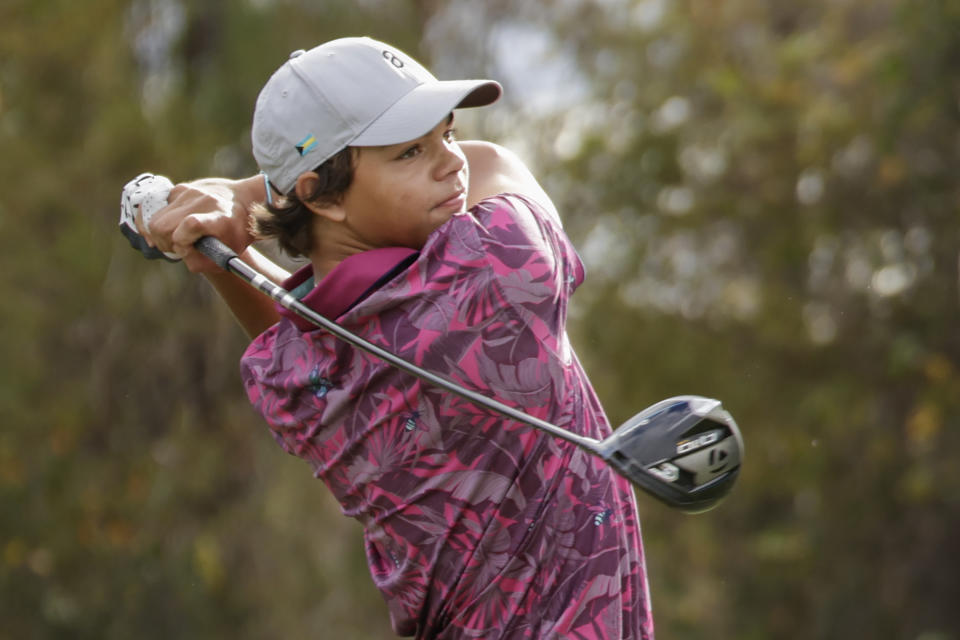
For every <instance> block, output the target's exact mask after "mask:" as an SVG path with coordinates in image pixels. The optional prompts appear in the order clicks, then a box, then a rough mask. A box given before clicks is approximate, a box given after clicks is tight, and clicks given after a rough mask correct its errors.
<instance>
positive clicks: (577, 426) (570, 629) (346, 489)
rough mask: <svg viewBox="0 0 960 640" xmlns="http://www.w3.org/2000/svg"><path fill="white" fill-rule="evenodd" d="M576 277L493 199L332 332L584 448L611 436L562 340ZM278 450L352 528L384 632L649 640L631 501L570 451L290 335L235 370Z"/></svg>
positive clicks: (549, 228) (315, 339)
mask: <svg viewBox="0 0 960 640" xmlns="http://www.w3.org/2000/svg"><path fill="white" fill-rule="evenodd" d="M583 275H584V274H583V265H582V263H581V262H580V259H579V257H578V256H577V254H576V252H575V251H574V249H573V247H572V246H571V244H570V242H569V240H568V239H567V238H566V235H565V234H564V233H563V231H562V229H561V228H560V227H559V225H558V223H556V222H555V220H554V219H553V218H551V217H550V215H549V214H547V213H546V212H545V211H544V210H543V209H542V207H540V206H539V205H537V204H536V203H534V202H531V201H528V200H525V199H523V198H520V197H518V196H498V197H496V198H491V199H488V200H485V201H484V202H482V203H480V204H479V205H477V207H475V208H474V209H473V210H471V212H469V213H467V214H461V215H457V216H454V217H453V218H452V219H451V220H450V221H448V222H447V223H446V224H444V225H443V226H442V227H440V228H439V229H437V230H436V231H435V232H434V233H433V234H432V235H431V236H430V238H429V239H428V241H427V243H426V245H425V246H424V247H423V249H422V251H421V253H420V255H419V257H418V258H417V260H416V262H414V263H413V264H412V265H411V266H410V267H409V268H407V269H406V270H405V271H404V272H403V273H401V274H400V275H398V276H397V277H395V278H394V279H393V280H391V281H390V282H388V283H387V284H385V285H383V286H382V287H381V288H379V289H378V290H376V291H375V292H373V293H372V294H370V295H369V296H368V297H367V298H365V299H364V300H362V301H361V302H360V303H359V304H357V305H356V306H355V307H353V308H352V309H350V310H349V311H347V312H346V313H344V314H343V315H342V316H341V317H340V318H338V319H337V320H338V322H339V323H340V324H342V325H343V326H346V327H348V328H349V329H351V330H352V331H355V332H356V333H359V334H360V335H362V336H363V337H364V338H366V339H367V340H370V341H371V342H374V343H375V344H378V345H380V346H383V347H384V348H386V349H388V350H391V351H393V352H394V353H397V354H398V355H400V356H401V357H403V358H405V359H408V360H411V361H413V362H415V363H417V364H419V365H420V366H422V367H424V368H426V369H428V370H431V371H434V372H436V373H439V374H441V375H443V376H445V377H447V378H449V379H451V380H455V381H457V382H458V383H460V384H462V385H464V386H466V387H468V388H471V389H474V390H477V391H479V392H481V393H484V394H489V395H491V396H493V397H496V398H497V399H499V400H500V401H502V402H504V403H506V404H509V405H511V406H515V407H517V408H519V409H521V410H523V411H526V412H528V413H530V414H531V415H534V416H537V417H539V418H542V419H544V420H548V421H550V422H553V423H554V424H557V425H560V426H563V427H565V428H569V429H572V430H574V431H576V432H578V433H582V434H585V435H588V436H591V437H594V438H598V439H600V438H603V437H604V436H606V435H608V434H609V433H610V426H609V424H608V421H607V419H606V416H605V415H604V414H603V411H602V409H601V408H600V404H599V401H598V400H597V397H596V395H595V393H594V391H593V389H592V387H591V386H590V384H589V381H588V380H587V377H586V375H585V373H584V372H583V370H582V368H581V366H580V363H579V362H578V361H577V359H576V356H575V355H574V352H573V350H572V349H571V347H570V344H569V342H568V339H567V334H566V329H565V326H566V314H567V304H568V300H569V297H570V295H571V294H572V293H573V290H574V289H575V288H576V287H577V286H578V285H579V284H580V283H581V282H582V280H583ZM241 369H242V374H243V379H244V383H245V386H246V389H247V393H248V395H249V397H250V400H251V401H252V403H253V404H254V406H255V407H256V408H257V409H258V410H259V411H260V412H261V413H262V414H263V415H264V417H265V418H266V420H267V423H268V424H269V426H270V428H271V430H272V432H273V434H274V437H275V438H276V440H277V442H278V443H279V444H280V445H281V446H282V447H283V448H284V449H285V450H286V451H287V452H289V453H291V454H293V455H296V456H298V457H300V458H303V459H304V460H305V461H306V462H307V463H309V464H310V466H311V467H312V468H313V471H314V474H315V475H316V476H317V477H318V478H320V479H321V480H322V481H323V482H324V483H325V484H326V485H327V486H328V487H329V489H330V490H331V491H332V492H333V494H334V496H336V498H337V500H339V502H340V504H341V507H342V511H343V513H344V514H345V515H348V516H350V517H354V518H357V519H358V520H359V521H360V522H361V523H362V524H363V526H364V538H365V540H364V542H365V548H366V552H367V559H368V563H369V566H370V574H371V576H372V578H373V581H374V583H375V584H376V585H377V587H378V588H379V589H380V591H381V592H382V594H383V596H384V598H385V600H386V602H387V604H388V608H389V611H390V616H391V622H392V624H393V627H394V631H395V632H396V633H397V634H398V635H401V636H416V637H417V638H445V639H453V638H485V639H490V638H509V639H516V638H537V639H539V638H583V639H616V640H623V639H640V638H643V639H648V638H652V637H653V622H652V617H651V613H650V601H649V593H648V586H647V579H646V568H645V563H644V556H643V548H642V544H641V539H640V528H639V522H638V518H637V508H636V504H635V500H634V495H633V491H632V488H631V486H630V485H629V483H628V482H626V481H625V480H624V479H622V478H621V477H619V476H617V475H616V474H615V473H613V472H612V471H611V470H610V469H609V468H607V467H606V466H605V465H604V464H603V463H602V462H601V461H599V460H598V459H596V458H595V457H593V456H590V455H588V454H586V453H584V452H583V451H581V450H579V449H577V448H576V447H574V446H572V445H570V444H568V443H565V442H562V441H558V440H556V439H554V438H552V437H550V436H547V435H545V434H541V433H539V432H536V431H535V430H533V429H531V428H529V427H526V426H522V425H518V424H515V423H513V422H512V421H510V420H508V419H505V418H503V417H500V416H499V415H495V414H492V413H491V412H489V411H487V410H485V409H482V408H479V407H476V406H475V405H473V404H472V403H469V402H467V401H465V400H463V399H461V398H459V397H457V396H454V395H452V394H450V393H447V392H444V391H442V390H439V389H435V388H432V387H430V386H429V385H426V384H425V383H422V382H420V381H419V380H416V379H414V378H412V377H411V376H409V375H408V374H406V373H403V372H400V371H397V370H395V369H393V368H391V367H390V366H389V365H387V364H385V363H383V362H381V361H379V360H378V359H377V358H375V357H373V356H370V355H368V354H365V353H363V352H360V351H358V350H356V349H354V348H352V347H350V346H349V345H345V344H343V343H341V342H339V341H338V340H337V339H335V338H334V337H333V336H331V335H329V334H327V333H326V332H324V331H322V330H319V329H318V330H315V331H307V332H301V331H300V330H298V329H297V328H296V326H294V324H293V323H292V322H291V321H290V320H288V319H283V320H281V321H280V323H278V324H277V325H275V326H274V327H272V328H271V329H269V330H268V331H267V332H265V333H264V334H263V335H261V336H260V337H258V338H257V339H256V340H255V341H254V342H253V343H252V344H251V345H250V347H249V348H248V349H247V352H246V353H245V354H244V357H243V361H242V365H241Z"/></svg>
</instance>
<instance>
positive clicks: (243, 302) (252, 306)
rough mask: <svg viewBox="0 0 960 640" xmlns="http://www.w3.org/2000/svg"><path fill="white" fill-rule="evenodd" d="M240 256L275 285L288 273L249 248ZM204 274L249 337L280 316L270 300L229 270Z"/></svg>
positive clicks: (255, 334)
mask: <svg viewBox="0 0 960 640" xmlns="http://www.w3.org/2000/svg"><path fill="white" fill-rule="evenodd" d="M242 259H243V261H244V262H246V263H247V264H249V265H250V266H251V267H253V268H254V269H256V270H257V271H259V272H260V273H262V274H263V275H264V276H266V277H267V278H269V279H270V280H272V281H274V282H276V283H278V284H279V283H281V282H283V280H284V279H286V278H287V277H288V276H289V273H288V272H287V271H285V270H284V269H282V268H281V267H279V266H277V265H276V264H275V263H273V262H272V261H270V260H269V259H268V258H267V257H266V256H264V255H263V254H261V253H260V252H258V251H256V250H255V249H253V248H250V249H247V251H245V252H244V253H243V256H242ZM204 275H205V276H206V278H207V280H208V281H209V282H210V284H212V285H213V288H214V289H215V290H216V291H217V294H218V295H219V296H220V298H222V299H223V301H224V302H226V303H227V306H228V307H229V308H230V311H231V312H232V313H233V316H234V317H235V318H236V319H237V322H238V323H239V324H240V326H241V327H242V328H243V330H244V332H245V333H246V334H247V336H248V337H249V338H250V339H253V338H256V337H257V336H258V335H260V334H261V333H263V332H264V331H266V330H267V329H268V328H270V327H271V326H273V325H274V324H276V322H277V321H278V320H279V319H280V314H279V313H278V312H277V309H276V307H275V306H274V303H273V300H271V299H270V298H269V297H267V296H266V295H264V294H263V293H261V292H260V291H258V290H256V289H254V288H253V287H251V286H250V285H248V284H247V283H246V282H244V281H243V280H241V279H240V278H238V277H236V276H235V275H233V274H232V273H228V272H226V271H216V272H211V273H205V274H204Z"/></svg>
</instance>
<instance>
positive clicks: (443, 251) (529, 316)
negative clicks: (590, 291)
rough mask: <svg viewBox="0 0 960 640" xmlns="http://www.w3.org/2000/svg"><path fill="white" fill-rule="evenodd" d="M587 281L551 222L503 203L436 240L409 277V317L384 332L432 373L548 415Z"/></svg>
mask: <svg viewBox="0 0 960 640" xmlns="http://www.w3.org/2000/svg"><path fill="white" fill-rule="evenodd" d="M583 278H584V269H583V264H582V262H581V260H580V258H579V256H578V255H577V253H576V251H575V250H574V249H573V246H572V245H571V243H570V241H569V240H568V239H567V237H566V235H565V233H564V232H563V230H562V229H561V228H560V226H559V224H558V223H557V221H556V220H555V218H553V217H552V216H551V215H550V214H549V213H548V212H546V211H545V210H544V209H543V208H542V207H540V206H539V205H537V204H536V203H535V202H532V201H530V200H527V199H525V198H523V197H520V196H515V195H501V196H497V197H494V198H490V199H487V200H484V201H483V202H481V203H480V204H479V205H477V206H476V207H475V208H474V209H473V210H472V211H471V212H470V213H468V214H464V215H459V216H455V217H454V219H452V220H451V221H450V222H449V223H448V224H446V225H444V226H443V227H441V228H440V229H439V230H438V232H436V233H435V234H434V235H433V236H431V238H430V239H429V240H428V242H427V244H426V245H425V246H424V248H423V250H422V252H421V256H420V259H419V260H418V262H417V264H416V265H415V266H414V268H412V269H411V270H410V271H408V273H407V275H406V281H405V283H404V286H403V288H404V296H403V299H404V310H403V313H402V314H397V315H391V314H381V315H379V316H378V318H377V322H378V323H380V326H379V331H381V332H383V333H384V334H389V335H392V336H393V338H392V339H391V340H390V341H391V342H400V343H401V344H404V345H405V347H406V348H404V349H403V356H404V357H407V358H411V359H412V360H413V361H415V362H417V363H418V364H420V365H421V366H424V367H426V368H427V369H429V370H431V371H437V372H446V373H448V374H449V375H450V376H451V377H452V378H454V379H455V380H457V381H458V382H460V383H462V384H465V385H466V386H469V387H472V388H474V389H477V390H480V391H482V392H487V393H491V394H493V395H495V396H496V397H498V398H500V399H501V400H506V401H508V402H510V403H512V404H515V405H517V406H521V407H524V408H525V409H527V410H530V411H534V412H535V413H541V411H542V412H548V411H549V407H550V406H551V404H552V403H553V401H554V399H555V398H556V397H557V395H556V394H557V393H558V390H559V389H558V387H560V386H562V385H563V376H564V373H563V372H564V369H565V367H566V366H568V365H569V364H570V362H571V360H572V358H573V352H572V350H571V348H570V345H569V342H568V340H567V336H566V319H567V307H568V303H569V299H570V296H571V294H572V293H573V291H574V290H575V289H576V287H577V286H578V285H579V284H580V283H581V282H582V281H583ZM401 331H404V332H408V334H407V339H399V340H398V339H397V338H398V332H401ZM540 417H543V416H542V415H541V416H540Z"/></svg>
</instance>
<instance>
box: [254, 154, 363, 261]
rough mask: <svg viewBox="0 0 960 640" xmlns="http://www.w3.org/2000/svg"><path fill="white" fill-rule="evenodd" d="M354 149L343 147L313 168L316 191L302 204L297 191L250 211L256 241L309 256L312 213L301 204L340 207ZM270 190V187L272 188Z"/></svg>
mask: <svg viewBox="0 0 960 640" xmlns="http://www.w3.org/2000/svg"><path fill="white" fill-rule="evenodd" d="M354 155H355V154H354V149H353V148H352V147H346V148H344V149H341V150H340V151H338V152H337V153H336V154H334V155H333V156H331V157H330V158H329V159H328V160H326V161H325V162H324V163H323V164H321V165H320V166H319V167H317V168H316V169H314V170H313V171H314V173H316V174H317V176H318V178H319V180H318V181H317V188H316V189H315V190H314V192H313V193H311V194H310V195H309V197H308V198H307V199H306V200H305V201H303V200H300V198H299V197H297V193H296V188H294V189H291V190H290V192H289V193H287V194H286V195H284V196H283V197H282V198H275V199H274V203H273V204H266V203H265V204H264V205H263V206H262V207H257V208H256V209H255V210H254V212H253V222H252V227H253V233H254V235H255V236H256V237H257V238H260V239H267V238H274V239H276V241H277V242H278V243H279V245H280V248H281V249H283V250H284V251H285V252H286V253H288V254H290V255H291V256H308V255H309V254H310V250H311V249H312V248H313V234H312V233H311V229H312V228H313V216H314V215H315V214H314V213H313V211H311V210H310V208H309V207H307V206H306V205H305V204H304V202H310V203H314V204H319V205H321V206H330V205H335V204H339V203H340V201H341V199H342V198H343V195H344V194H345V193H346V191H347V189H348V188H349V187H350V184H351V183H352V182H353V170H354ZM271 188H272V187H271Z"/></svg>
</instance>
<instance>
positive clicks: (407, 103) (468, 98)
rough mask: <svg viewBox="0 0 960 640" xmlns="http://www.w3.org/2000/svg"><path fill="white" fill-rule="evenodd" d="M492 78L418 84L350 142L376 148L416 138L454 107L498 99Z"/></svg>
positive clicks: (500, 90)
mask: <svg viewBox="0 0 960 640" xmlns="http://www.w3.org/2000/svg"><path fill="white" fill-rule="evenodd" d="M502 91H503V90H502V88H501V87H500V84H499V83H497V82H494V81H493V80H447V81H438V82H428V83H424V84H421V85H420V86H418V87H417V88H416V89H414V90H413V91H411V92H410V93H408V94H407V95H405V96H404V97H402V98H400V99H399V100H398V101H396V102H395V103H394V104H393V105H392V106H391V107H390V108H389V109H387V110H386V111H384V112H383V113H382V114H381V115H380V117H378V118H377V119H376V120H374V121H373V123H371V124H370V126H369V127H367V128H366V129H364V130H363V131H362V132H361V133H360V135H358V136H357V137H356V138H354V139H353V140H352V141H351V142H350V146H354V147H378V146H384V145H390V144H399V143H401V142H407V141H408V140H415V139H416V138H419V137H420V136H422V135H424V134H426V133H427V132H428V131H430V130H431V129H433V128H434V127H435V126H437V123H438V122H440V121H441V120H443V118H445V117H446V116H447V114H448V113H450V112H451V111H453V110H454V109H466V108H470V107H483V106H486V105H488V104H491V103H493V102H496V101H497V99H499V98H500V94H501V93H502Z"/></svg>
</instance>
